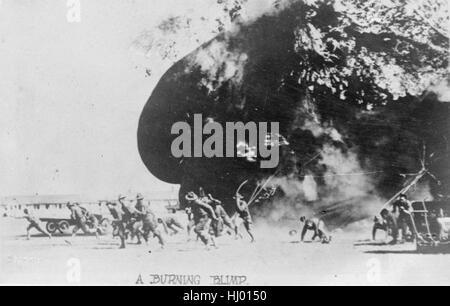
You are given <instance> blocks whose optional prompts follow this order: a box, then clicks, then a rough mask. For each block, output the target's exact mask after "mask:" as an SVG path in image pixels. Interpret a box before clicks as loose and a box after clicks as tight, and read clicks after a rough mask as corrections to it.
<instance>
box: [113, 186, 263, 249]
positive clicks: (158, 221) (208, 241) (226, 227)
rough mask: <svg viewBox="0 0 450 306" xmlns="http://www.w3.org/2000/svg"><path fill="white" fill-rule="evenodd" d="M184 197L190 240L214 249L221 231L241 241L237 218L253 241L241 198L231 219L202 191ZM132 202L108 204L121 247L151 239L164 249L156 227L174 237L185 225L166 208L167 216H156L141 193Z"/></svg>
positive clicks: (218, 203) (163, 242)
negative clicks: (127, 242) (133, 240)
mask: <svg viewBox="0 0 450 306" xmlns="http://www.w3.org/2000/svg"><path fill="white" fill-rule="evenodd" d="M185 198H186V201H187V203H188V205H187V207H186V209H185V213H186V216H187V225H186V231H187V235H188V237H190V236H191V234H192V232H193V233H194V234H195V236H196V238H197V239H198V240H200V241H201V242H202V243H203V244H204V245H205V246H206V248H207V249H209V248H210V247H217V239H216V238H218V237H220V236H221V235H222V234H223V232H224V231H225V232H226V233H228V234H229V235H234V236H235V237H236V238H238V237H241V238H242V235H240V233H239V230H238V225H237V220H238V218H240V219H242V223H243V224H244V227H245V229H246V230H247V233H248V234H249V236H250V238H251V241H252V242H254V241H255V239H254V236H253V233H252V224H253V222H252V217H251V215H250V211H249V209H248V205H247V203H246V202H245V201H244V200H243V197H242V195H240V194H237V195H236V197H235V200H236V213H235V215H234V216H233V217H230V216H229V215H228V213H227V212H226V211H225V209H224V207H223V205H222V202H221V201H220V200H217V199H215V198H214V197H213V196H212V195H211V194H208V195H206V194H205V192H204V190H203V188H200V189H199V193H198V195H197V194H196V193H195V192H194V191H191V192H189V193H187V194H186V196H185ZM135 201H136V203H135V205H129V204H128V205H127V203H126V202H127V198H126V197H125V196H122V195H120V196H119V197H118V200H117V201H116V202H108V203H107V206H108V209H109V211H110V214H111V216H112V218H113V220H112V225H113V236H115V237H119V239H120V248H125V247H126V241H127V239H134V238H136V239H137V243H138V244H141V243H142V240H141V239H142V238H143V239H144V240H145V241H146V242H148V240H149V238H151V237H155V238H157V239H158V241H159V244H160V245H161V247H162V248H164V246H165V240H164V236H163V235H162V233H161V231H160V227H159V225H161V227H162V228H163V230H164V232H165V234H166V235H175V234H178V233H179V232H181V231H184V230H185V226H183V224H182V222H180V220H179V219H178V218H177V216H176V210H175V209H169V212H170V213H169V214H165V215H164V216H157V215H156V214H155V213H154V211H153V210H152V209H151V208H150V206H149V205H148V204H146V203H145V202H144V198H143V197H142V195H141V194H138V195H137V197H136V199H135ZM131 202H133V201H131Z"/></svg>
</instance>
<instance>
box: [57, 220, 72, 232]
mask: <svg viewBox="0 0 450 306" xmlns="http://www.w3.org/2000/svg"><path fill="white" fill-rule="evenodd" d="M69 227H70V224H69V222H67V221H60V222H59V223H58V230H59V231H60V232H61V234H64V232H65V231H67V230H68V229H69Z"/></svg>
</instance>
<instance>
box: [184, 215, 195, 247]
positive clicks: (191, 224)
mask: <svg viewBox="0 0 450 306" xmlns="http://www.w3.org/2000/svg"><path fill="white" fill-rule="evenodd" d="M184 211H185V213H186V216H187V221H188V222H187V226H186V230H187V235H188V241H189V240H190V236H191V230H192V229H193V228H194V226H195V222H194V215H193V214H192V208H191V207H186V208H185V210H184Z"/></svg>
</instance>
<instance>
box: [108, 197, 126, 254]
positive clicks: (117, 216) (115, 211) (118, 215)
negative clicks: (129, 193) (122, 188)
mask: <svg viewBox="0 0 450 306" xmlns="http://www.w3.org/2000/svg"><path fill="white" fill-rule="evenodd" d="M123 199H125V197H122V196H119V203H117V202H114V203H113V202H108V203H106V206H107V207H108V209H109V212H110V214H111V217H112V218H113V220H112V226H113V237H119V238H120V247H119V248H120V249H125V238H126V235H125V222H124V215H125V214H124V211H123V210H122V207H121V206H120V205H119V204H120V201H121V200H123Z"/></svg>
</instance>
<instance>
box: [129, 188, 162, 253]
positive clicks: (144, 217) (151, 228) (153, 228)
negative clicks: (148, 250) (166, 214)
mask: <svg viewBox="0 0 450 306" xmlns="http://www.w3.org/2000/svg"><path fill="white" fill-rule="evenodd" d="M133 213H136V214H137V216H138V221H139V222H142V234H143V237H144V239H145V241H146V242H148V238H149V235H150V233H152V234H153V237H156V238H158V241H159V244H160V245H161V248H164V239H163V237H162V235H161V232H160V231H159V230H158V222H157V220H156V216H155V214H154V213H153V211H152V210H151V209H150V208H149V207H148V205H145V204H144V197H143V196H142V195H141V194H138V195H137V196H136V206H135V211H134V212H133ZM138 239H139V238H138Z"/></svg>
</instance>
